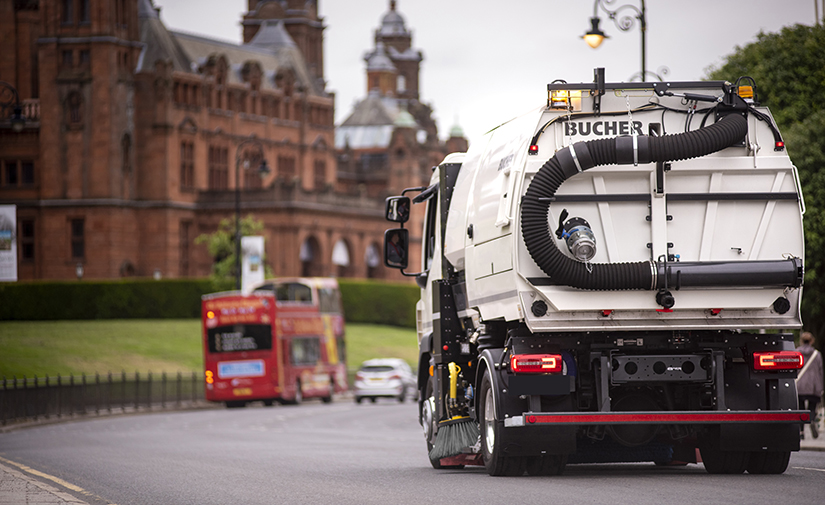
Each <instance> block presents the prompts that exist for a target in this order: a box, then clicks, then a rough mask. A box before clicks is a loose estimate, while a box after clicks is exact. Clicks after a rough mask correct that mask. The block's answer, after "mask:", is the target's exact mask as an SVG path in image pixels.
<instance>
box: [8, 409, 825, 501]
mask: <svg viewBox="0 0 825 505" xmlns="http://www.w3.org/2000/svg"><path fill="white" fill-rule="evenodd" d="M0 456H2V457H3V458H6V459H8V460H11V461H15V462H17V463H20V464H24V465H27V466H29V467H31V468H34V469H36V470H38V471H40V472H43V473H45V474H48V475H49V476H53V477H57V478H59V479H62V480H63V481H66V482H69V483H71V484H73V485H74V486H77V487H79V488H81V491H78V490H74V491H70V492H71V493H74V494H76V495H77V496H78V497H81V498H82V499H83V500H85V501H87V502H89V503H91V504H117V505H144V504H145V505H156V504H170V505H177V504H198V505H203V504H248V505H254V504H279V503H291V504H304V503H307V504H313V505H318V504H328V503H329V504H359V505H360V504H373V503H374V504H381V505H394V504H407V503H409V504H426V503H439V504H444V503H458V502H462V503H476V504H487V503H549V502H555V503H577V504H578V503H599V504H603V503H611V504H620V503H632V504H634V505H644V504H656V505H659V504H662V503H749V504H761V503H784V502H786V501H793V502H794V503H821V501H822V499H823V496H825V452H812V451H806V452H801V453H795V454H794V455H793V456H792V458H791V464H790V468H789V469H788V471H787V472H786V473H785V474H783V475H768V476H765V475H762V476H759V475H756V476H755V475H748V474H744V475H734V476H723V475H708V474H707V473H705V471H704V468H703V467H702V465H688V466H687V467H657V466H655V465H653V464H622V465H618V464H611V465H569V466H568V467H567V470H566V471H565V474H564V475H563V476H561V477H520V478H505V477H496V478H494V477H489V476H488V475H487V474H486V472H485V471H484V469H483V468H482V467H467V468H465V469H463V470H433V469H432V468H431V467H430V465H429V463H428V461H427V455H426V449H425V445H424V439H423V437H422V435H421V433H420V428H419V426H418V423H417V420H416V408H415V406H414V404H413V403H406V404H398V403H396V402H391V401H385V402H382V401H379V402H378V403H376V404H371V403H366V404H362V405H355V404H354V403H353V402H349V401H348V402H345V401H336V402H335V403H332V404H329V405H324V404H320V403H314V402H309V403H306V404H304V405H301V406H277V407H273V408H263V407H250V408H246V409H232V410H224V409H215V410H203V411H188V412H172V413H152V414H142V415H131V416H113V417H106V418H99V419H93V420H83V421H78V422H68V423H63V424H56V425H48V426H40V427H35V428H30V429H24V430H17V431H12V432H9V433H0Z"/></svg>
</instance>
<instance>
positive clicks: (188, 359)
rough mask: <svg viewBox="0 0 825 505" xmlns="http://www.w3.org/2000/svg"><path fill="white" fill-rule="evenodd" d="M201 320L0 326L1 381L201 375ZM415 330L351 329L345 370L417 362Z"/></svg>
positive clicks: (13, 323) (350, 326) (357, 326)
mask: <svg viewBox="0 0 825 505" xmlns="http://www.w3.org/2000/svg"><path fill="white" fill-rule="evenodd" d="M200 328H201V326H200V320H198V319H151V320H148V319H123V320H111V319H110V320H91V321H4V322H0V378H2V377H4V376H5V377H8V378H11V377H12V376H17V377H22V376H24V375H25V376H27V377H32V376H34V375H37V376H39V377H43V376H45V375H50V376H55V375H57V374H61V375H64V376H66V375H80V374H87V375H91V374H94V373H95V372H98V373H101V374H103V373H107V372H116V373H119V372H121V371H122V370H125V371H126V372H127V373H133V372H135V371H139V372H141V373H143V372H152V373H160V372H167V373H172V372H178V371H180V372H184V373H186V372H200V371H201V370H202V369H203V351H202V349H201V336H200V335H201V333H200V332H201V329H200ZM417 348H418V346H417V344H416V338H415V330H412V329H407V328H397V327H393V326H380V325H371V324H348V325H347V366H348V368H350V369H354V368H357V367H358V365H360V364H361V362H362V361H364V360H366V359H370V358H384V357H397V358H402V359H405V360H406V361H407V362H409V363H410V365H412V366H415V365H416V362H417V359H418V357H417V353H418V351H417Z"/></svg>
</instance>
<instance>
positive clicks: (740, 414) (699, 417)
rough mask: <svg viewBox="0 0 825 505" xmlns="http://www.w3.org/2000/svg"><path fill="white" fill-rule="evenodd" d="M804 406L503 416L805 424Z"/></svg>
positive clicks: (545, 420)
mask: <svg viewBox="0 0 825 505" xmlns="http://www.w3.org/2000/svg"><path fill="white" fill-rule="evenodd" d="M810 422H811V413H810V412H809V411H806V410H784V411H767V412H766V411H746V410H739V411H729V410H728V411H718V412H717V411H699V412H697V411H672V412H552V413H548V412H526V413H524V414H523V415H520V416H513V417H508V418H506V419H505V420H504V426H505V427H507V428H519V427H524V426H543V425H553V426H558V425H581V426H588V425H618V424H727V423H737V424H739V423H755V424H808V423H810Z"/></svg>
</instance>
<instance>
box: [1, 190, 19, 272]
mask: <svg viewBox="0 0 825 505" xmlns="http://www.w3.org/2000/svg"><path fill="white" fill-rule="evenodd" d="M16 281H17V206H16V205H0V282H16Z"/></svg>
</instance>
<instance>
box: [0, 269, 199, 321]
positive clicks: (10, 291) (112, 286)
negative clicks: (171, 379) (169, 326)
mask: <svg viewBox="0 0 825 505" xmlns="http://www.w3.org/2000/svg"><path fill="white" fill-rule="evenodd" d="M213 291H215V289H214V286H213V284H212V282H211V281H210V280H208V279H185V280H160V281H155V280H129V281H82V282H78V281H74V282H28V283H15V284H0V300H2V302H0V320H65V319H166V318H176V319H179V318H188V317H200V311H201V307H200V298H201V295H203V294H205V293H210V292H213Z"/></svg>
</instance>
